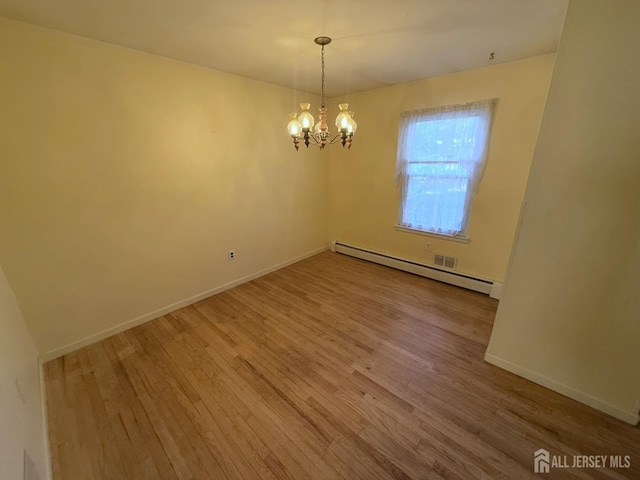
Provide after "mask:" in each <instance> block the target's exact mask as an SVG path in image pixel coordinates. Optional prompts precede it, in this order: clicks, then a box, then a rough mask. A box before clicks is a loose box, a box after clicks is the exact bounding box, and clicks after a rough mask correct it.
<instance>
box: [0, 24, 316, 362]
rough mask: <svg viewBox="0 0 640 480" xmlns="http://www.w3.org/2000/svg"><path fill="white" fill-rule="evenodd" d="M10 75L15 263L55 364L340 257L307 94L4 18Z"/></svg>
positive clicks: (7, 122)
mask: <svg viewBox="0 0 640 480" xmlns="http://www.w3.org/2000/svg"><path fill="white" fill-rule="evenodd" d="M0 71H1V72H2V80H1V82H0V105H1V109H0V110H1V112H2V113H1V114H0V169H1V174H0V239H1V242H0V262H1V263H2V264H3V265H4V267H5V271H6V274H7V277H8V278H9V280H10V281H11V284H12V286H13V289H14V291H15V294H16V297H17V298H18V301H19V303H20V306H21V307H22V310H23V313H24V317H25V320H26V322H27V324H28V325H29V328H30V330H31V332H32V334H33V337H34V340H35V342H36V345H37V347H38V349H39V351H40V352H41V353H44V354H45V355H47V353H48V352H49V353H50V352H52V351H56V350H57V349H60V348H62V347H64V346H67V345H69V344H72V343H73V342H78V341H82V340H83V339H86V338H87V337H90V336H92V335H96V334H98V333H99V332H104V331H106V330H109V329H112V328H114V327H115V326H117V325H118V324H120V323H122V322H127V321H131V320H133V319H136V318H139V317H143V316H145V315H149V314H150V313H152V312H154V311H157V310H158V309H162V308H164V307H166V306H168V305H171V304H173V303H175V302H180V301H182V300H184V299H187V298H189V297H191V296H193V295H197V294H199V293H201V292H205V291H208V290H210V289H214V288H217V287H220V286H221V285H224V284H227V283H229V282H233V281H235V280H238V279H240V278H243V277H245V276H248V275H252V274H255V273H256V272H259V271H261V270H263V269H267V268H270V267H273V266H274V265H277V264H280V263H283V262H287V261H290V260H292V259H295V258H298V257H300V256H302V255H305V254H307V253H309V252H312V251H315V250H317V249H322V248H324V247H326V245H327V241H328V239H327V191H328V187H327V166H326V162H327V156H326V155H325V154H326V152H325V154H320V153H319V152H317V151H316V150H315V149H314V150H309V151H305V152H300V153H296V152H295V150H294V148H293V146H291V144H290V142H289V139H288V138H287V134H286V129H285V127H286V123H287V121H288V116H287V114H288V113H289V112H290V111H291V110H292V109H293V108H294V107H295V105H294V100H295V93H294V92H293V91H292V90H288V89H285V88H281V87H277V86H273V85H269V84H266V83H261V82H257V81H253V80H249V79H245V78H242V77H238V76H233V75H228V74H224V73H220V72H216V71H213V70H209V69H205V68H201V67H197V66H194V65H190V64H186V63H181V62H177V61H173V60H170V59H166V58H162V57H157V56H154V55H149V54H145V53H142V52H138V51H135V50H130V49H125V48H122V47H117V46H114V45H109V44H105V43H101V42H96V41H93V40H89V39H85V38H81V37H77V36H73V35H68V34H64V33H60V32H56V31H53V30H48V29H44V28H39V27H35V26H31V25H28V24H24V23H20V22H15V21H11V20H7V19H2V18H0ZM312 101H314V103H316V104H317V103H318V100H317V99H312ZM229 249H235V250H236V253H237V259H236V260H235V261H233V262H230V261H228V260H227V251H228V250H229Z"/></svg>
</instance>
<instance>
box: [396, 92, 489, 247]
mask: <svg viewBox="0 0 640 480" xmlns="http://www.w3.org/2000/svg"><path fill="white" fill-rule="evenodd" d="M492 107H493V100H486V101H481V102H472V103H468V104H465V105H449V106H445V107H438V108H430V109H425V110H416V111H412V112H404V113H403V114H402V118H401V120H400V132H399V138H398V158H397V161H396V182H397V183H398V185H399V186H400V190H401V197H402V199H401V203H400V215H399V220H398V225H399V226H400V227H405V228H410V229H413V230H421V231H424V232H430V233H437V234H441V235H448V236H464V235H465V230H466V228H467V222H468V217H469V210H470V207H471V199H472V197H473V193H474V191H475V190H476V189H477V185H478V182H479V180H480V177H481V176H482V172H483V170H484V164H485V159H486V156H487V148H488V144H489V127H490V124H491V111H492Z"/></svg>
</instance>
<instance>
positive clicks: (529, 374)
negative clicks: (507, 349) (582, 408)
mask: <svg viewBox="0 0 640 480" xmlns="http://www.w3.org/2000/svg"><path fill="white" fill-rule="evenodd" d="M484 360H485V362H487V363H490V364H492V365H495V366H496V367H500V368H503V369H504V370H507V371H509V372H511V373H515V374H516V375H518V376H520V377H522V378H526V379H527V380H531V381H532V382H534V383H537V384H538V385H542V386H543V387H546V388H548V389H550V390H553V391H554V392H558V393H560V394H562V395H564V396H566V397H569V398H572V399H574V400H577V401H578V402H580V403H584V404H585V405H589V406H590V407H593V408H595V409H596V410H600V411H601V412H604V413H607V414H609V415H611V416H612V417H616V418H617V419H620V420H622V421H623V422H626V423H629V424H631V425H636V424H637V423H638V422H639V421H640V415H639V414H638V413H637V412H629V411H626V410H622V409H621V408H618V407H616V406H613V405H611V404H609V403H607V402H605V401H603V400H600V399H599V398H596V397H594V396H592V395H589V394H588V393H585V392H583V391H581V390H577V389H575V388H573V387H570V386H569V385H565V384H564V383H560V382H557V381H556V380H552V379H551V378H548V377H545V376H544V375H540V374H538V373H536V372H533V371H531V370H528V369H526V368H523V367H521V366H519V365H516V364H514V363H511V362H509V361H508V360H504V359H502V358H500V357H496V356H495V355H493V354H491V353H489V352H487V353H485V355H484Z"/></svg>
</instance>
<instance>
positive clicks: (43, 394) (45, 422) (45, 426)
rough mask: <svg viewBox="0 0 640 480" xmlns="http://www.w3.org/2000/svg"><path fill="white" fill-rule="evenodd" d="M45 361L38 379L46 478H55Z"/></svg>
mask: <svg viewBox="0 0 640 480" xmlns="http://www.w3.org/2000/svg"><path fill="white" fill-rule="evenodd" d="M43 365H44V363H43V362H42V361H40V360H39V361H38V381H39V382H40V409H41V412H42V413H41V415H42V433H43V435H44V462H45V465H44V478H45V479H46V480H52V479H53V473H52V472H51V446H50V444H49V411H48V409H47V391H46V385H45V379H44V366H43Z"/></svg>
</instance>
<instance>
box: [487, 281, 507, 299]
mask: <svg viewBox="0 0 640 480" xmlns="http://www.w3.org/2000/svg"><path fill="white" fill-rule="evenodd" d="M503 287H504V283H502V282H493V285H491V292H489V296H490V297H491V298H495V299H496V300H500V299H501V298H502V288H503Z"/></svg>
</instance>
